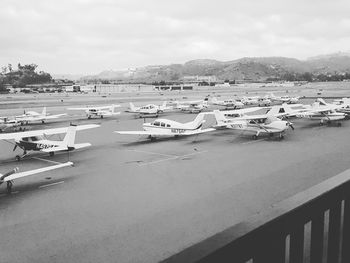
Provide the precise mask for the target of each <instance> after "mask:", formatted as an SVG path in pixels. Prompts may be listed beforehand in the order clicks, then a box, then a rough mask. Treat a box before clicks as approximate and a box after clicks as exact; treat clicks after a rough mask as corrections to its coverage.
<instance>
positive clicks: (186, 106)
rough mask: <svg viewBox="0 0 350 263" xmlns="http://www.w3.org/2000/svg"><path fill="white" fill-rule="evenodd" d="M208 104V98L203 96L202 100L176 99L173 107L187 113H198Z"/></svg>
mask: <svg viewBox="0 0 350 263" xmlns="http://www.w3.org/2000/svg"><path fill="white" fill-rule="evenodd" d="M208 106H209V105H208V98H205V99H204V100H192V101H177V102H176V106H174V109H176V110H181V111H183V112H188V113H200V112H202V111H203V110H205V109H206V108H208Z"/></svg>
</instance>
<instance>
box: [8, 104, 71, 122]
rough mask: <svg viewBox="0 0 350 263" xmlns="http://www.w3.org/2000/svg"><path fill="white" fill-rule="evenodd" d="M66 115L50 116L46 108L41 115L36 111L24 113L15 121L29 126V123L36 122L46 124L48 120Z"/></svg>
mask: <svg viewBox="0 0 350 263" xmlns="http://www.w3.org/2000/svg"><path fill="white" fill-rule="evenodd" d="M66 115H67V114H66V113H62V114H56V115H49V114H47V113H46V107H44V108H43V111H42V112H41V113H38V112H36V111H24V114H23V115H19V116H16V117H15V120H16V121H17V122H20V123H22V124H24V123H26V124H28V123H29V122H34V121H41V122H42V123H45V121H46V120H51V119H58V118H60V117H63V116H66Z"/></svg>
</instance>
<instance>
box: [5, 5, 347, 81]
mask: <svg viewBox="0 0 350 263" xmlns="http://www.w3.org/2000/svg"><path fill="white" fill-rule="evenodd" d="M349 11H350V4H349V3H348V2H347V1H344V0H334V1H328V0H320V1H316V0H309V1H301V0H295V1H278V0H261V1H253V0H245V1H230V0H219V1H209V0H202V1H200V0H186V1H185V0H178V1H170V0H147V1H142V0H118V1H114V0H61V1H56V0H3V1H2V7H1V9H0V23H1V25H3V27H2V33H1V34H0V64H1V65H5V64H7V63H14V64H16V63H18V62H21V63H37V64H38V65H40V68H41V69H43V70H46V71H49V72H52V73H84V74H89V73H97V72H99V71H102V70H104V69H120V68H127V67H137V66H143V65H149V64H170V63H183V62H185V61H187V60H190V59H197V58H213V59H219V60H232V59H236V58H240V57H244V56H290V57H296V58H306V57H308V56H313V55H318V54H321V53H328V52H335V51H339V50H348V49H349V48H348V46H349V44H350V43H349V39H350V30H349V29H350V20H349V19H348V13H349Z"/></svg>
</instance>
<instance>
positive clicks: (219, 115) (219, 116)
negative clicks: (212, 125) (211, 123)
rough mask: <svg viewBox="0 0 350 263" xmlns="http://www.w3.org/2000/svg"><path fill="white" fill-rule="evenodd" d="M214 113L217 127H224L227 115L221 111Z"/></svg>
mask: <svg viewBox="0 0 350 263" xmlns="http://www.w3.org/2000/svg"><path fill="white" fill-rule="evenodd" d="M213 112H214V116H215V120H216V123H217V125H219V126H220V125H223V124H224V123H225V120H226V118H225V115H224V114H223V113H222V112H221V111H219V110H214V111H213Z"/></svg>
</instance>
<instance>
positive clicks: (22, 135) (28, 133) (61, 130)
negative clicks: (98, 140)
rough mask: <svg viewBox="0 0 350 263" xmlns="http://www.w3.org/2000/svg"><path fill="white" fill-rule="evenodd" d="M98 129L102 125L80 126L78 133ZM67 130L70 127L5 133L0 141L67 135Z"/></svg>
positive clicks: (0, 135) (0, 137) (0, 136)
mask: <svg viewBox="0 0 350 263" xmlns="http://www.w3.org/2000/svg"><path fill="white" fill-rule="evenodd" d="M97 127H100V125H97V124H86V125H79V126H77V131H82V130H87V129H93V128H97ZM67 130H68V127H63V128H54V129H46V130H37V131H25V132H13V133H4V134H0V140H16V139H21V138H25V137H33V136H41V135H54V134H61V133H66V132H67Z"/></svg>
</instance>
